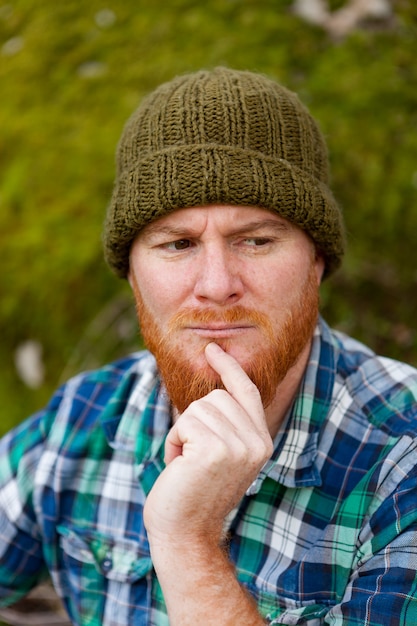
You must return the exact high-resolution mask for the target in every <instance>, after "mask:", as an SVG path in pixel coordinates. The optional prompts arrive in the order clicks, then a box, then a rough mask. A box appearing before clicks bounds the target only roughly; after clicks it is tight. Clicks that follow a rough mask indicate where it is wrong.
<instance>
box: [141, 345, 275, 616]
mask: <svg viewBox="0 0 417 626" xmlns="http://www.w3.org/2000/svg"><path fill="white" fill-rule="evenodd" d="M206 358H207V361H208V363H209V364H210V365H211V367H212V368H213V369H215V370H216V372H218V374H219V375H220V377H221V379H222V381H223V384H224V386H225V390H216V391H212V392H211V393H209V394H208V395H207V396H205V397H204V398H201V399H200V400H197V401H196V402H193V403H192V404H191V405H190V406H189V407H188V408H187V409H186V411H184V413H183V414H182V415H180V417H179V418H178V419H177V421H176V422H175V424H174V426H173V427H172V429H171V431H170V432H169V434H168V437H167V441H166V447H165V460H166V464H167V467H166V468H165V470H164V471H163V472H162V473H161V475H160V476H159V478H158V480H157V481H156V483H155V485H154V486H153V488H152V489H151V491H150V493H149V495H148V498H147V500H146V503H145V510H144V520H145V525H146V528H147V531H148V537H149V542H150V547H151V554H152V560H153V564H154V567H155V571H156V574H157V576H158V580H159V582H160V585H161V588H162V591H163V594H164V598H165V602H166V605H167V610H168V617H169V623H170V624H171V626H191V625H192V624H205V626H218V624H222V626H234V625H235V624H245V625H246V626H261V625H262V624H265V622H264V620H263V619H262V618H261V616H260V615H259V613H258V610H257V606H256V604H255V602H254V601H253V599H252V598H251V597H249V595H248V594H247V593H246V592H245V590H244V589H243V588H242V587H241V586H240V584H239V582H238V580H237V578H236V573H235V571H234V569H233V567H232V565H231V563H230V562H229V559H228V557H227V555H226V554H225V552H224V550H223V549H222V548H221V547H220V545H219V544H220V539H221V536H222V528H223V523H224V518H225V517H226V515H227V514H228V513H229V512H230V511H231V510H232V509H233V507H234V506H235V505H236V504H237V503H238V502H239V500H240V499H241V498H242V496H243V494H244V493H245V491H246V489H247V488H248V487H249V485H250V484H251V483H252V481H253V480H254V479H255V478H256V476H257V474H258V472H259V470H260V469H261V467H262V466H263V465H264V463H265V461H266V460H267V459H268V458H269V457H270V455H271V452H272V441H271V437H270V435H269V432H268V428H267V425H266V421H265V415H264V411H263V407H262V402H261V398H260V395H259V392H258V389H257V388H256V387H255V385H254V384H253V383H252V382H251V380H250V379H249V378H248V376H247V375H246V374H245V372H244V371H243V370H242V368H241V367H240V365H239V363H238V362H237V361H236V360H235V359H234V358H233V357H231V356H230V355H229V354H227V353H226V352H224V351H223V350H222V349H221V348H220V347H219V346H218V345H217V344H214V343H211V344H209V345H208V346H207V347H206Z"/></svg>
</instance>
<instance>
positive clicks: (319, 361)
mask: <svg viewBox="0 0 417 626" xmlns="http://www.w3.org/2000/svg"><path fill="white" fill-rule="evenodd" d="M336 350H337V348H336V346H335V343H334V341H333V338H332V334H331V331H330V329H329V327H328V326H327V324H326V323H325V322H324V320H323V319H322V318H320V319H319V322H318V324H317V327H316V330H315V333H314V337H313V341H312V346H311V351H310V357H309V361H308V365H307V368H306V371H305V373H304V377H303V379H302V381H301V384H300V388H299V391H298V394H297V396H296V398H295V400H294V403H293V405H292V407H291V408H290V410H289V412H288V414H287V417H286V419H285V420H284V422H283V425H282V427H281V429H280V431H279V432H278V434H277V436H276V437H275V441H274V452H273V455H272V457H271V458H270V459H269V461H267V463H266V464H265V465H264V467H263V468H262V470H261V472H260V473H259V475H258V477H257V478H256V480H255V481H254V483H253V484H252V485H251V486H250V488H249V489H248V491H247V494H248V495H252V494H255V493H257V492H258V491H259V489H260V488H261V485H262V483H263V481H264V480H265V478H267V477H268V478H270V479H272V480H275V481H277V482H279V483H281V484H282V485H284V486H286V487H313V486H319V485H321V477H320V473H319V470H318V468H317V465H316V457H317V451H318V440H319V432H320V429H321V427H322V424H323V422H324V421H325V419H326V416H327V414H328V411H329V407H330V402H331V398H332V390H333V384H334V380H335V375H336V372H335V370H336V363H337V354H336Z"/></svg>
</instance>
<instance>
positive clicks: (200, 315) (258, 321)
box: [169, 305, 272, 334]
mask: <svg viewBox="0 0 417 626" xmlns="http://www.w3.org/2000/svg"><path fill="white" fill-rule="evenodd" d="M239 322H242V323H245V324H253V325H254V326H259V327H261V328H263V329H264V330H266V331H267V332H268V334H270V333H272V327H271V323H270V321H269V319H268V317H267V316H266V315H264V314H263V313H261V312H259V311H255V310H254V309H249V308H247V307H244V306H242V305H237V306H234V307H231V308H229V309H224V310H219V311H216V310H214V309H204V310H202V309H194V308H186V309H183V310H182V311H179V312H178V313H176V314H175V315H174V316H173V317H172V318H171V320H170V322H169V332H172V331H176V330H179V329H181V328H184V327H186V326H189V325H190V324H210V323H217V324H237V323H239Z"/></svg>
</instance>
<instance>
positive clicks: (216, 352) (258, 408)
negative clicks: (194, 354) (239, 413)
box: [205, 342, 265, 424]
mask: <svg viewBox="0 0 417 626" xmlns="http://www.w3.org/2000/svg"><path fill="white" fill-rule="evenodd" d="M205 355H206V358H207V361H208V363H209V365H210V366H211V367H212V368H213V369H214V370H215V371H216V372H217V373H218V374H219V376H220V378H221V379H222V382H223V384H224V386H225V388H226V390H227V391H228V392H229V393H230V395H231V396H232V398H233V399H234V400H235V401H236V402H237V403H238V404H240V406H241V407H242V408H243V409H244V410H245V411H246V413H248V414H249V415H250V416H252V417H256V418H258V419H260V420H262V424H264V421H265V416H264V410H263V406H262V401H261V396H260V393H259V390H258V388H257V386H256V385H255V384H254V383H253V382H252V381H251V379H250V378H249V376H248V375H247V374H246V372H245V371H244V370H243V368H242V367H241V365H240V364H239V363H238V361H237V360H236V359H235V358H234V357H233V356H231V355H230V354H228V353H227V352H225V351H224V350H223V349H222V348H221V347H220V346H219V345H218V344H217V343H214V342H211V343H209V344H207V346H206V348H205Z"/></svg>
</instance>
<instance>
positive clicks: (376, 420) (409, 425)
mask: <svg viewBox="0 0 417 626" xmlns="http://www.w3.org/2000/svg"><path fill="white" fill-rule="evenodd" d="M332 335H333V337H334V339H335V341H336V343H337V346H338V349H337V353H338V359H337V366H336V381H337V382H338V383H339V388H340V389H344V390H345V391H346V392H347V393H348V394H349V396H350V397H351V398H352V400H353V402H354V406H355V407H356V409H357V410H360V411H361V412H363V413H364V415H365V416H366V418H367V419H368V421H369V422H371V423H372V424H373V425H374V426H376V427H377V428H381V429H382V430H384V431H385V432H386V433H387V434H389V435H392V436H401V435H404V434H409V435H411V436H416V435H417V369H416V368H414V367H413V366H411V365H409V364H407V363H404V362H401V361H397V360H395V359H392V358H388V357H385V356H381V355H378V354H376V353H375V352H373V351H372V350H371V349H370V348H368V347H367V346H365V345H364V344H362V343H361V342H359V341H357V340H355V339H353V338H351V337H349V336H347V335H345V334H343V333H341V332H338V331H332ZM337 382H336V384H337Z"/></svg>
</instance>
